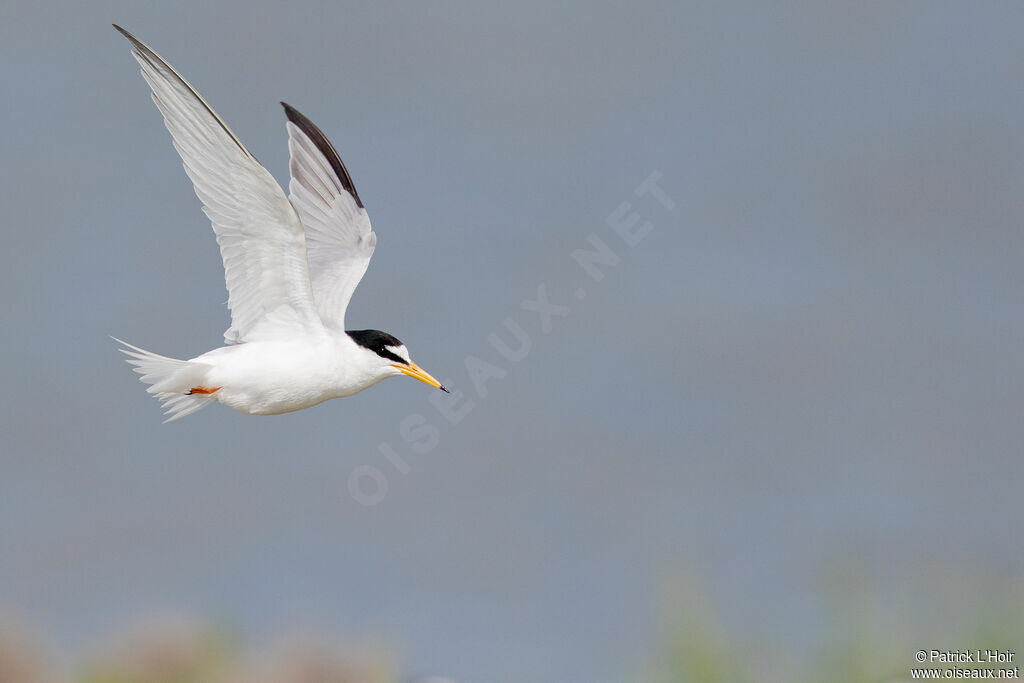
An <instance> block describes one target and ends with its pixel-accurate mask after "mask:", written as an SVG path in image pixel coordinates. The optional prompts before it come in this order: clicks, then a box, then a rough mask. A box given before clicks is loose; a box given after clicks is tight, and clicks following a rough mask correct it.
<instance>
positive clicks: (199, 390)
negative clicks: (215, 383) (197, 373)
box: [185, 387, 220, 396]
mask: <svg viewBox="0 0 1024 683" xmlns="http://www.w3.org/2000/svg"><path fill="white" fill-rule="evenodd" d="M218 391H220V387H213V388H212V389H210V388H209V387H192V388H191V389H190V390H189V392H188V393H187V394H185V395H186V396H191V395H192V394H214V393H216V392H218Z"/></svg>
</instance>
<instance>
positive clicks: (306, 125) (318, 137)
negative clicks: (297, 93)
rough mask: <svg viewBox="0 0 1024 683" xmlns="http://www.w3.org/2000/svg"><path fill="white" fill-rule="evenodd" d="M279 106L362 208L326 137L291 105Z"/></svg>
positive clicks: (343, 167)
mask: <svg viewBox="0 0 1024 683" xmlns="http://www.w3.org/2000/svg"><path fill="white" fill-rule="evenodd" d="M281 106H282V107H284V114H285V116H287V117H288V120H289V121H291V122H292V123H293V124H295V126H297V127H298V129H299V130H301V131H302V132H303V133H305V134H306V137H308V138H309V139H310V140H311V141H312V142H313V144H314V145H316V148H317V149H318V150H320V153H321V154H323V155H324V158H326V159H327V161H328V162H329V163H330V164H331V168H332V169H333V170H334V174H335V175H336V176H338V180H339V181H340V182H341V186H342V187H343V188H345V191H346V192H348V193H349V194H350V195H352V199H354V200H356V205H357V206H359V208H360V209H362V208H364V207H363V200H362V199H360V198H359V193H358V192H356V185H355V183H353V182H352V176H351V175H349V173H348V169H347V168H345V164H344V163H343V162H342V161H341V157H340V156H338V152H337V151H336V150H335V149H334V145H332V144H331V142H330V140H328V139H327V136H326V135H324V134H323V132H322V131H321V130H320V129H319V128H317V127H316V124H314V123H313V122H312V121H310V120H309V119H308V118H306V117H305V116H303V114H302V112H300V111H299V110H298V109H296V108H295V107H293V106H292V105H290V104H288V103H287V102H282V103H281Z"/></svg>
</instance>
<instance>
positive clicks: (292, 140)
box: [281, 102, 377, 331]
mask: <svg viewBox="0 0 1024 683" xmlns="http://www.w3.org/2000/svg"><path fill="white" fill-rule="evenodd" d="M281 104H282V105H284V110H285V114H286V115H287V116H288V123H287V124H285V125H286V126H287V128H288V150H289V152H290V153H291V161H290V162H289V165H288V167H289V169H290V170H291V182H290V183H289V185H288V190H289V195H288V198H289V199H290V200H291V202H292V206H294V207H295V210H296V212H298V214H299V218H300V219H301V220H302V227H303V228H304V229H305V231H306V257H307V260H308V263H309V275H310V281H311V282H312V284H313V299H314V301H315V302H316V310H317V312H318V313H319V314H320V320H322V321H323V324H324V325H325V326H326V327H328V328H330V329H334V330H337V331H344V329H345V309H346V308H347V307H348V302H349V299H351V298H352V292H353V291H355V288H356V285H358V284H359V280H360V279H362V277H363V273H365V272H366V267H367V266H368V265H369V264H370V257H371V256H372V255H373V248H374V246H375V245H376V244H377V236H376V235H375V234H374V233H373V231H372V230H371V229H370V218H369V216H367V215H366V209H364V208H363V202H362V201H361V200H360V199H359V194H358V193H357V192H356V188H355V185H353V184H352V177H351V176H350V175H349V174H348V170H347V169H346V168H345V164H343V163H342V162H341V157H339V156H338V153H337V152H336V151H335V150H334V147H332V146H331V143H330V142H328V140H327V138H326V137H325V136H324V134H323V133H321V132H320V129H319V128H317V127H316V126H315V125H313V122H312V121H310V120H309V119H307V118H306V117H305V116H303V115H302V114H300V113H299V112H298V111H297V110H296V109H295V108H294V107H291V106H289V105H287V104H285V103H284V102H282V103H281Z"/></svg>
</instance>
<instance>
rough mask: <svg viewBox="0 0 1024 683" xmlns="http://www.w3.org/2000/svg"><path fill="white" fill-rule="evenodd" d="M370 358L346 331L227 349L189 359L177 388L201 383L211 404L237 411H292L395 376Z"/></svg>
mask: <svg viewBox="0 0 1024 683" xmlns="http://www.w3.org/2000/svg"><path fill="white" fill-rule="evenodd" d="M370 355H373V354H372V353H371V352H369V351H368V350H366V349H364V348H363V347H361V346H359V345H358V344H356V343H355V342H354V341H353V340H352V338H351V337H349V336H348V335H347V334H343V333H342V334H326V333H325V334H324V335H322V336H316V337H299V338H294V339H282V340H274V341H254V342H247V343H244V344H237V345H234V346H223V347H221V348H218V349H214V350H212V351H208V352H206V353H204V354H203V355H201V356H198V357H196V358H193V359H191V360H190V361H189V363H188V364H189V369H190V371H189V372H187V373H186V372H183V373H182V375H187V376H183V377H182V378H181V379H182V380H183V381H181V382H179V383H178V384H179V386H176V387H174V389H177V390H179V391H181V392H183V393H184V392H188V391H189V390H191V389H192V387H191V386H185V385H186V384H191V383H194V382H196V381H197V379H201V384H200V385H199V386H202V387H204V388H206V389H216V391H214V392H213V393H211V394H208V395H207V396H208V398H209V399H210V400H214V401H218V402H220V403H223V404H225V405H228V406H231V407H232V408H234V409H235V410H237V411H240V412H243V413H248V414H251V415H276V414H279V413H288V412H291V411H294V410H302V409H303V408H309V407H310V406H315V405H317V404H318V403H323V402H324V401H327V400H329V399H332V398H341V397H343V396H351V395H352V394H355V393H358V392H360V391H362V390H363V389H366V388H368V387H371V386H373V385H374V384H376V383H377V382H380V381H381V380H382V379H385V378H386V377H388V376H391V375H392V373H388V374H386V375H382V374H381V372H380V369H379V368H380V364H379V363H369V362H365V361H367V360H370V359H369V358H368V356H370ZM195 370H201V375H200V374H195V373H194V371H195ZM399 374H401V373H399V372H398V371H397V370H395V371H394V373H393V375H399ZM193 386H195V385H193ZM218 387H219V388H218Z"/></svg>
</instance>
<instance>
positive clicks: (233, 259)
mask: <svg viewBox="0 0 1024 683" xmlns="http://www.w3.org/2000/svg"><path fill="white" fill-rule="evenodd" d="M114 28H116V29H117V30H118V31H120V32H121V33H122V34H124V36H125V37H126V38H127V39H128V40H129V41H131V43H132V46H133V47H134V50H132V54H133V55H134V56H135V59H136V60H137V61H138V62H139V64H140V65H141V66H142V76H143V77H144V78H145V79H146V82H148V83H149V86H150V88H152V90H153V101H154V102H156V106H157V107H158V108H159V109H160V112H161V113H162V114H163V116H164V123H165V124H166V125H167V129H168V130H169V131H170V132H171V136H172V137H173V138H174V148H175V149H177V150H178V154H180V155H181V159H182V162H183V163H184V166H185V172H186V173H187V174H188V176H189V178H191V179H192V184H193V185H194V186H195V191H196V194H197V195H198V196H199V199H200V200H201V201H202V202H203V211H204V212H205V213H206V215H207V216H208V217H209V219H210V222H211V224H212V225H213V231H214V232H215V233H216V235H217V244H219V245H220V254H221V257H222V258H223V259H224V279H225V281H226V282H227V288H228V307H229V308H230V309H231V327H230V328H229V329H228V331H227V332H225V333H224V340H225V341H226V342H227V343H229V344H232V343H236V342H243V341H252V340H255V339H266V338H274V337H281V336H290V335H294V334H295V333H296V332H300V333H301V331H302V330H307V331H312V330H316V329H322V324H321V323H320V320H319V318H318V317H317V314H316V309H315V307H314V304H313V292H312V288H311V286H310V279H309V272H308V267H307V265H306V243H305V234H304V233H303V230H302V224H301V223H300V221H299V217H298V216H297V215H296V213H295V209H293V208H292V205H291V204H290V203H289V202H288V198H287V197H285V195H284V192H283V191H282V190H281V186H280V185H278V184H277V181H275V180H274V178H273V176H271V175H270V173H268V172H267V170H266V169H265V168H263V166H261V165H260V163H259V162H258V161H256V158H255V157H253V155H252V154H251V153H250V152H249V150H247V149H246V148H245V146H244V145H243V144H242V143H241V141H240V140H239V139H238V138H237V137H236V136H235V134H234V133H232V132H231V130H230V129H229V128H228V127H227V125H226V124H225V123H224V121H223V120H221V118H220V117H219V116H217V113H216V112H215V111H213V109H212V108H211V107H210V105H208V104H207V103H206V101H205V100H204V99H203V98H202V97H201V96H200V95H199V93H197V92H196V91H195V90H194V89H193V88H192V86H191V85H189V84H188V82H186V81H185V79H184V78H182V77H181V76H180V75H179V74H178V72H177V71H175V70H174V68H173V67H171V65H170V64H168V63H167V62H165V61H164V60H163V59H162V58H161V57H160V55H158V54H157V53H155V52H154V51H153V50H152V49H150V48H149V47H148V46H147V45H145V44H144V43H142V42H141V41H140V40H138V39H137V38H135V36H133V35H131V34H130V33H128V32H127V31H125V30H124V29H122V28H120V27H119V26H116V25H115V26H114Z"/></svg>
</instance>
